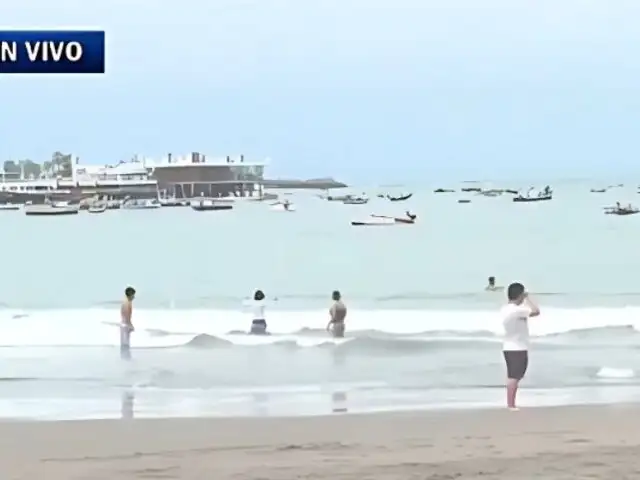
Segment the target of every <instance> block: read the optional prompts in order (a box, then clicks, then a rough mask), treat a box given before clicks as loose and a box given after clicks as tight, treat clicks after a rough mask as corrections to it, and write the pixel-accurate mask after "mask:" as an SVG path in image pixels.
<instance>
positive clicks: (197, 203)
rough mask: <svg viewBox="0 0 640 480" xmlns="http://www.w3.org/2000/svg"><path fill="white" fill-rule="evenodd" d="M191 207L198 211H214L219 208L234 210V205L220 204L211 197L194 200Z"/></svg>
mask: <svg viewBox="0 0 640 480" xmlns="http://www.w3.org/2000/svg"><path fill="white" fill-rule="evenodd" d="M191 208H192V209H193V210H195V211H196V212H214V211H218V210H232V209H233V205H231V204H230V203H225V204H218V203H216V202H215V201H213V200H211V199H206V200H193V201H192V202H191Z"/></svg>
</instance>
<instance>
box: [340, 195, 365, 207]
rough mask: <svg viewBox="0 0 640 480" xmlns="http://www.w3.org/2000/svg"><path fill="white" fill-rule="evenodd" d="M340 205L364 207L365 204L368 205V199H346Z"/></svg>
mask: <svg viewBox="0 0 640 480" xmlns="http://www.w3.org/2000/svg"><path fill="white" fill-rule="evenodd" d="M342 203H344V204H345V205H364V204H365V203H369V199H368V198H360V197H354V198H347V199H346V200H343V201H342Z"/></svg>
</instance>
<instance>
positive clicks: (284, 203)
mask: <svg viewBox="0 0 640 480" xmlns="http://www.w3.org/2000/svg"><path fill="white" fill-rule="evenodd" d="M290 205H291V203H290V202H289V199H288V198H285V200H284V202H282V206H283V207H284V209H285V210H289V206H290Z"/></svg>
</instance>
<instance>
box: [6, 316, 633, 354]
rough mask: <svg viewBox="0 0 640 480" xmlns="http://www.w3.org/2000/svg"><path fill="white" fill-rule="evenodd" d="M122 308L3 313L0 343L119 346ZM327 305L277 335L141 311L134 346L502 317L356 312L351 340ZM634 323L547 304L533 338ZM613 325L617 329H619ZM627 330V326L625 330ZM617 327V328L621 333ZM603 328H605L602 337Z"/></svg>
mask: <svg viewBox="0 0 640 480" xmlns="http://www.w3.org/2000/svg"><path fill="white" fill-rule="evenodd" d="M118 317H119V312H118V310H117V309H102V308H94V309H78V310H37V311H19V312H18V311H7V310H5V311H2V312H1V313H0V346H3V347H20V346H77V347H81V346H115V345H117V344H118V341H119V335H118V331H117V329H118V320H119V318H118ZM327 320H328V313H327V311H326V310H315V311H314V310H311V311H277V310H273V311H270V312H269V315H268V318H267V321H268V324H269V330H270V332H271V333H272V335H271V336H265V337H257V336H248V335H243V334H242V333H244V332H246V331H247V330H248V328H249V325H250V321H251V319H250V318H249V317H248V316H247V315H246V314H245V313H243V312H241V311H240V312H239V311H234V310H180V309H167V310H145V309H140V310H135V311H134V318H133V322H134V324H135V326H136V332H135V333H134V335H133V336H132V346H133V347H134V348H161V347H178V346H182V345H187V344H190V343H192V342H197V339H198V338H199V337H202V336H203V335H205V336H208V337H211V338H215V339H218V340H219V341H220V342H223V343H229V344H234V345H240V346H259V345H265V344H272V343H283V342H284V343H287V342H288V343H295V344H297V345H298V346H299V347H314V346H319V345H322V344H326V343H335V344H341V343H345V342H349V341H352V340H353V337H362V336H366V337H370V338H374V339H380V338H385V339H389V337H397V338H396V339H403V340H406V341H407V342H410V341H433V340H435V339H437V340H447V341H451V342H453V341H460V340H471V339H472V340H474V341H489V342H491V341H499V338H498V335H499V333H500V330H501V323H500V319H499V317H498V315H497V313H496V312H495V311H481V310H478V311H460V310H350V311H349V316H348V318H347V325H348V328H347V330H348V338H346V339H335V340H334V339H330V338H328V336H327V334H326V333H325V332H324V329H325V327H326V324H327ZM611 327H617V329H619V327H628V328H629V329H633V330H636V331H637V330H639V327H640V307H626V308H583V309H562V308H547V309H543V313H542V315H540V317H536V318H535V319H532V320H531V322H530V329H531V334H532V335H533V336H534V337H550V338H551V339H552V338H553V336H555V335H558V334H567V333H570V334H575V335H577V338H576V340H579V338H580V336H581V333H580V332H585V331H589V330H593V329H602V328H607V329H608V330H609V331H611V330H612V328H611ZM614 330H615V329H614ZM625 331H626V330H625ZM618 333H619V332H618ZM603 335H604V334H601V336H603Z"/></svg>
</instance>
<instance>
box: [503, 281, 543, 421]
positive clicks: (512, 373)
mask: <svg viewBox="0 0 640 480" xmlns="http://www.w3.org/2000/svg"><path fill="white" fill-rule="evenodd" d="M507 299H508V301H509V302H508V303H507V304H506V305H505V306H504V307H502V309H501V310H500V316H501V317H502V327H503V330H504V332H503V333H504V336H503V346H502V353H503V355H504V360H505V362H506V364H507V407H508V408H509V409H510V410H517V407H516V394H517V393H518V385H519V384H520V380H522V379H523V378H524V375H525V373H526V372H527V367H528V366H529V318H531V317H537V316H538V315H540V309H539V308H538V306H537V305H536V304H535V303H534V302H533V300H531V298H529V294H528V293H527V292H526V290H525V288H524V285H522V284H521V283H512V284H511V285H509V288H508V289H507Z"/></svg>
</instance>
